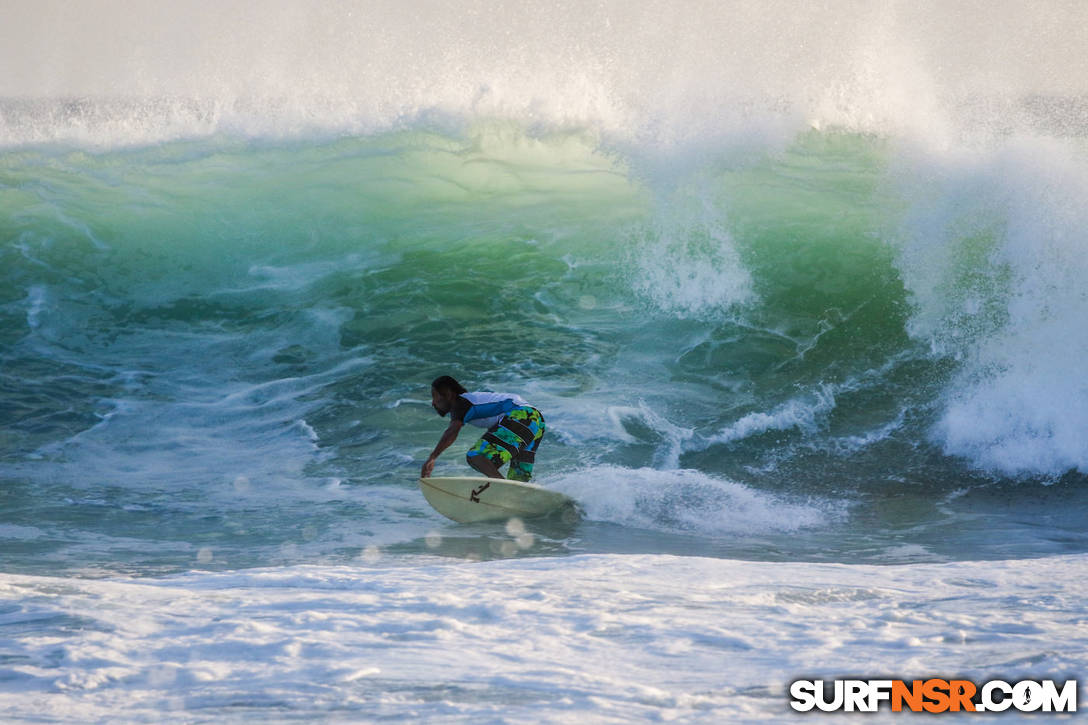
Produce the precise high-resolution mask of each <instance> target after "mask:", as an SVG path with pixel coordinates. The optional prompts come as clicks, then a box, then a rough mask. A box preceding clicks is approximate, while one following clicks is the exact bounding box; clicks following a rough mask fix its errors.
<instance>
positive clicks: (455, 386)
mask: <svg viewBox="0 0 1088 725" xmlns="http://www.w3.org/2000/svg"><path fill="white" fill-rule="evenodd" d="M431 387H432V388H434V389H435V390H437V391H438V392H440V393H441V392H443V391H446V390H452V391H453V394H454V395H460V394H461V393H467V392H468V391H467V390H465V386H463V385H461V383H459V382H457V381H456V380H454V379H453V378H451V377H450V376H449V375H443V376H441V377H438V378H435V379H434V382H433V383H431Z"/></svg>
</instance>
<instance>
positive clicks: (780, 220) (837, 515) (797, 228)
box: [0, 121, 1088, 574]
mask: <svg viewBox="0 0 1088 725" xmlns="http://www.w3.org/2000/svg"><path fill="white" fill-rule="evenodd" d="M0 159H2V167H0V211H2V213H0V220H2V221H0V225H2V226H0V236H2V238H3V239H4V240H5V243H4V245H3V247H2V252H0V254H2V262H0V269H3V280H2V283H0V298H2V307H0V314H2V315H3V324H2V329H3V347H2V355H3V371H4V375H3V388H2V392H0V395H2V398H0V400H2V404H3V406H4V409H5V411H6V418H7V421H8V422H7V424H6V425H5V427H4V433H3V436H4V437H3V448H2V459H0V460H2V466H3V468H2V471H3V476H4V478H5V481H6V484H5V487H4V497H5V505H4V507H3V531H4V532H5V536H7V549H6V551H7V553H6V557H5V558H6V560H7V565H8V567H9V569H11V570H13V571H20V572H31V573H40V572H50V573H54V572H69V571H84V570H87V569H92V570H93V569H96V568H102V569H103V570H106V571H123V572H131V573H138V574H139V573H161V572H168V571H177V570H186V569H188V568H189V567H191V566H193V564H194V562H195V561H196V559H195V557H196V556H197V554H198V553H199V552H204V553H203V554H202V556H203V558H204V559H205V560H206V561H201V562H200V563H201V564H207V565H209V566H213V567H228V568H229V567H238V566H257V565H268V564H274V563H285V562H295V561H308V562H312V561H322V562H330V563H338V562H343V561H347V560H351V559H353V558H354V557H357V556H358V555H360V553H361V552H362V551H363V550H364V549H366V548H367V547H368V546H377V547H380V548H381V549H382V550H389V551H391V552H400V553H404V554H406V555H411V554H413V553H414V552H426V553H430V552H429V550H428V549H427V547H426V544H425V538H424V535H425V534H426V533H427V532H428V531H429V530H430V529H431V528H433V527H434V526H435V525H438V524H439V523H440V519H438V518H437V516H436V515H435V514H434V513H433V512H432V511H430V510H429V508H428V507H427V505H426V504H425V502H424V501H423V500H422V497H421V496H419V494H418V491H417V490H416V488H415V477H416V475H417V471H418V469H419V466H420V465H421V463H422V461H423V459H424V458H425V457H426V454H427V452H428V451H429V449H430V448H431V446H433V443H434V441H435V440H436V439H437V436H438V434H439V433H440V432H441V430H442V424H441V421H439V420H437V419H436V418H435V417H434V415H433V412H432V411H431V410H430V407H429V400H428V398H429V396H428V384H429V381H430V380H431V379H432V378H433V377H435V376H437V375H439V374H452V375H454V376H456V377H458V378H459V379H461V380H463V381H464V382H465V383H466V385H468V386H469V387H470V388H471V389H500V390H506V389H508V390H512V391H517V392H520V393H521V394H522V395H524V396H526V397H527V398H529V399H530V400H531V401H532V402H534V403H535V404H536V405H538V406H539V407H540V408H541V409H542V410H544V412H545V414H546V416H547V418H548V421H549V434H548V439H547V441H546V443H545V445H544V447H543V448H542V452H541V456H540V459H539V460H540V463H539V465H538V466H537V470H538V475H539V480H540V482H541V483H543V484H544V485H554V486H558V487H560V488H562V489H563V490H565V491H566V492H568V493H569V494H571V495H572V496H574V497H575V498H576V499H579V500H580V501H581V502H582V505H583V509H584V515H585V517H584V520H583V521H582V522H581V523H580V524H579V525H578V526H577V527H575V529H574V530H567V529H564V528H562V527H560V529H559V530H555V531H552V530H549V529H548V528H547V526H545V528H544V529H543V530H542V531H541V532H539V533H540V535H541V537H542V539H541V546H540V547H538V548H537V549H536V550H535V551H533V552H519V555H520V554H522V553H537V554H549V555H551V554H561V553H571V552H586V551H589V552H595V551H621V552H622V551H638V552H671V553H693V554H706V555H712V556H740V557H742V558H755V559H774V560H777V559H788V560H797V559H802V560H828V561H858V560H861V561H877V562H891V561H895V562H900V561H915V560H919V561H929V560H945V559H959V558H1005V557H1008V556H1013V557H1019V556H1035V555H1040V554H1047V553H1068V552H1080V551H1084V549H1085V545H1086V543H1088V539H1086V538H1085V535H1084V523H1085V518H1086V516H1088V508H1086V507H1085V504H1086V501H1085V498H1084V493H1083V491H1084V477H1083V476H1084V473H1083V471H1084V470H1085V466H1084V463H1083V462H1084V461H1085V456H1086V455H1088V450H1086V449H1085V446H1084V444H1083V442H1082V441H1080V440H1079V438H1078V440H1077V441H1076V442H1074V443H1073V444H1072V448H1070V447H1069V446H1068V445H1067V443H1068V441H1067V439H1068V437H1069V430H1068V428H1069V427H1070V426H1074V425H1075V424H1076V421H1077V420H1078V419H1079V418H1080V417H1082V416H1083V409H1082V408H1081V406H1082V404H1083V402H1084V399H1083V388H1082V385H1081V383H1080V382H1079V377H1078V374H1077V372H1076V370H1074V369H1066V368H1063V365H1065V364H1066V362H1067V360H1066V359H1065V358H1063V357H1062V356H1061V354H1059V352H1057V351H1052V352H1041V351H1040V350H1039V349H1038V348H1029V347H1024V346H1021V348H1017V344H1018V341H1019V340H1020V338H1021V337H1022V336H1024V335H1031V334H1037V332H1034V330H1036V328H1037V326H1038V324H1039V322H1040V320H1044V319H1045V321H1046V323H1047V324H1049V325H1058V326H1060V325H1062V324H1065V323H1069V324H1070V325H1071V326H1070V328H1069V329H1066V330H1061V329H1059V330H1057V332H1058V334H1060V335H1062V336H1067V337H1068V336H1072V338H1073V342H1074V343H1076V344H1083V342H1082V340H1081V336H1082V335H1083V333H1082V331H1081V329H1080V326H1079V323H1075V322H1074V321H1075V320H1076V319H1077V318H1076V314H1075V312H1076V310H1075V305H1076V300H1075V299H1074V300H1073V303H1074V308H1073V309H1067V310H1062V309H1061V308H1060V307H1058V308H1057V309H1054V310H1051V311H1050V312H1049V313H1048V316H1046V317H1039V318H1037V319H1036V318H1030V317H1029V318H1027V319H1026V321H1021V320H1018V319H1016V318H1015V315H1016V314H1017V312H1016V306H1017V304H1021V305H1022V304H1023V301H1022V300H1023V297H1024V295H1025V294H1027V293H1025V291H1024V289H1023V287H1024V286H1025V285H1028V284H1029V283H1030V279H1028V278H1027V276H1026V275H1025V273H1024V272H1023V271H1022V270H1020V269H1019V268H1018V265H1020V263H1021V260H1019V259H1018V258H1016V257H1015V254H1016V253H1017V248H1016V247H1015V242H1016V237H1015V228H1014V227H1015V225H1016V224H1021V225H1024V224H1028V223H1030V222H1031V221H1032V220H1030V219H1029V220H1027V221H1025V220H1023V219H1021V218H1019V217H1017V216H1016V214H1017V210H1016V209H1013V208H1002V207H1000V206H996V205H995V203H994V200H993V199H994V197H995V196H998V197H1000V194H999V193H998V192H995V191H994V189H993V188H992V187H993V186H994V185H996V184H997V183H998V180H997V179H993V178H989V177H987V176H986V174H989V173H991V172H990V171H989V170H988V169H986V170H984V172H977V171H975V170H972V173H973V174H975V177H974V179H973V183H974V185H975V187H976V189H975V190H974V192H973V193H972V194H968V195H966V196H965V201H964V203H963V204H962V205H961V206H959V207H956V211H955V214H954V215H950V216H947V218H943V219H942V223H943V224H944V228H943V231H942V232H941V233H943V234H944V235H945V237H944V239H942V240H938V241H939V242H940V244H942V245H943V246H941V247H940V251H939V254H938V252H937V251H934V247H933V246H932V245H934V244H935V243H937V242H935V236H934V235H933V230H932V228H930V227H924V232H925V233H924V234H922V233H919V232H917V231H916V230H915V229H914V228H913V227H912V224H913V223H914V222H913V218H914V217H915V216H917V215H918V214H919V213H920V212H919V209H921V210H923V211H924V210H926V209H927V208H929V207H928V206H927V205H931V204H933V203H934V202H933V201H931V199H930V198H928V197H929V196H932V190H930V191H929V193H927V194H923V193H922V192H920V191H919V190H918V187H919V186H920V185H922V184H924V183H925V182H926V180H927V179H926V177H925V174H933V178H937V175H936V173H935V172H934V171H933V170H932V169H928V170H926V169H923V170H919V169H918V168H916V167H915V168H910V167H905V166H904V164H903V163H902V153H901V150H900V149H899V148H898V147H897V146H896V144H895V143H893V142H891V141H889V140H888V139H882V138H880V137H876V136H872V135H868V134H858V133H850V132H846V131H836V130H832V131H817V130H812V129H809V130H806V131H802V132H800V133H799V134H798V135H797V136H796V137H795V138H794V139H793V141H792V142H791V143H790V144H788V146H786V147H785V148H783V149H781V150H777V151H775V150H767V151H765V152H761V153H754V152H751V153H746V154H744V155H742V156H740V157H738V156H737V155H735V154H733V155H730V154H724V153H723V154H721V155H719V156H718V157H716V158H715V157H713V156H712V157H709V158H707V159H704V160H702V161H700V162H699V163H694V164H689V165H688V166H687V167H686V168H677V167H674V168H672V169H669V173H667V174H665V173H663V172H662V171H661V167H660V163H659V162H657V163H658V165H657V166H654V165H653V164H650V165H647V163H646V159H645V158H640V157H639V156H638V155H637V154H634V153H632V152H631V150H630V149H629V148H627V149H624V148H622V147H617V146H615V145H611V146H610V145H609V141H608V139H607V138H603V137H602V136H601V135H600V134H598V133H594V132H593V131H592V130H591V129H578V128H570V129H555V128H553V129H551V130H539V129H537V130H534V129H530V128H526V127H524V126H521V125H519V124H516V123H513V122H507V121H489V122H476V123H473V124H468V125H462V126H459V127H456V128H451V127H449V126H445V127H442V126H441V125H439V126H435V127H429V126H428V125H427V124H426V123H423V122H419V123H417V124H416V126H415V127H413V128H406V129H404V130H399V131H389V132H384V133H375V134H372V135H364V136H348V137H339V138H320V137H319V138H314V139H288V140H279V141H276V140H260V139H249V140H245V139H239V138H230V137H226V136H214V137H209V138H204V139H194V140H179V141H173V142H164V143H159V144H155V145H152V146H149V147H134V148H121V149H113V150H97V151H94V150H79V149H74V148H70V147H64V146H63V145H61V146H58V145H50V146H30V147H20V148H12V149H9V150H8V151H5V152H4V153H3V155H2V157H0ZM905 168H906V171H904V169H905ZM908 172H909V174H910V176H907V174H908ZM655 173H656V174H657V176H654V174H655ZM942 173H947V170H945V171H942ZM905 176H906V181H904V177H905ZM956 193H957V194H961V195H963V194H965V192H963V191H962V190H957V192H956ZM938 198H939V197H938ZM939 211H940V213H944V214H946V215H947V212H946V211H945V210H942V209H939ZM982 214H985V215H988V216H980V215H982ZM1059 221H1060V220H1059ZM1048 222H1049V223H1053V222H1054V220H1053V219H1048ZM1078 243H1079V242H1078ZM1062 251H1063V250H1061V249H1059V250H1058V252H1062ZM1057 258H1058V259H1060V258H1061V254H1058V255H1057ZM1049 284H1050V289H1049V290H1048V292H1047V293H1048V294H1052V295H1053V296H1054V302H1055V303H1057V304H1063V303H1066V302H1068V301H1069V299H1072V297H1071V296H1075V294H1076V292H1075V290H1073V289H1066V288H1064V287H1063V285H1064V282H1063V280H1062V279H1060V278H1059V279H1051V280H1050V281H1049ZM1034 291H1035V290H1029V292H1034ZM1080 304H1083V302H1082V301H1081V302H1080ZM964 310H966V312H965V311H964ZM934 320H936V321H934ZM1020 325H1023V326H1024V327H1023V329H1021V328H1020V327H1018V326H1020ZM1002 339H1003V340H1005V341H1006V343H1005V353H1006V357H1005V358H1004V359H1003V360H1001V361H997V362H994V361H992V360H989V359H988V358H987V357H986V356H987V355H989V354H992V353H991V352H990V351H989V349H988V348H987V345H988V343H989V342H992V341H994V340H1002ZM1010 341H1011V342H1010ZM1021 356H1024V357H1025V359H1021ZM1018 365H1022V366H1034V368H1039V367H1042V368H1043V370H1042V374H1041V376H1042V381H1043V382H1042V383H1040V382H1039V380H1037V378H1039V377H1040V374H1039V373H1038V372H1035V373H1032V372H1030V371H1027V370H1026V369H1025V371H1024V373H1023V379H1022V380H1021V381H1020V383H1021V385H1022V386H1025V387H1030V386H1033V385H1041V384H1043V383H1045V384H1047V385H1050V384H1057V385H1058V386H1059V387H1060V386H1062V385H1065V389H1064V390H1059V391H1058V392H1057V394H1056V395H1055V394H1053V392H1052V391H1051V390H1050V389H1049V388H1048V389H1046V390H1045V391H1044V392H1045V394H1044V395H1042V396H1041V397H1039V398H1038V399H1037V400H1038V403H1039V405H1040V406H1042V409H1041V410H1033V411H1025V410H1024V409H1022V408H1019V407H1017V404H1018V401H1019V398H1015V397H1014V398H1011V399H1010V398H1008V397H1007V396H1005V395H1004V393H1003V392H1002V391H1003V389H1004V388H1003V386H1006V385H1008V380H1007V378H1008V376H1009V375H1010V374H1015V373H1016V372H1017V366H1018ZM1065 374H1068V375H1071V376H1072V377H1070V378H1069V379H1068V380H1066V381H1065V383H1062V382H1061V381H1060V380H1056V378H1060V376H1061V375H1065ZM995 381H996V382H995ZM1014 382H1015V381H1014ZM957 406H959V407H963V406H975V408H974V411H975V419H974V420H972V421H967V422H964V421H961V420H960V419H959V418H957V415H958V414H959V413H958V412H957V411H958V408H957ZM1063 406H1064V407H1063ZM1017 416H1021V419H1018V418H1017ZM986 426H989V429H987V428H986ZM979 427H982V428H984V430H983V434H982V436H981V437H976V438H972V435H973V434H974V432H976V429H977V428H979ZM991 429H992V430H991ZM471 443H472V441H471V440H469V439H464V440H459V441H458V442H457V444H456V445H455V447H454V449H452V450H451V451H450V452H449V453H448V454H447V455H445V456H444V457H443V458H442V459H441V460H440V464H439V473H445V474H449V475H459V474H464V473H467V471H468V469H467V466H465V464H464V461H463V459H462V450H461V449H466V450H467V448H469V447H470V445H471ZM999 451H1005V452H1006V455H1005V458H1001V456H1000V455H999V454H998V453H997V452H999ZM469 532H470V533H467V534H466V538H467V540H468V541H467V543H465V542H463V543H462V544H461V545H460V548H458V547H455V546H454V545H453V544H452V542H451V540H447V541H446V546H447V547H453V548H450V549H449V551H448V553H449V554H450V555H454V556H482V557H485V558H489V557H491V556H493V555H495V552H492V551H491V550H490V548H489V545H490V542H489V539H488V536H487V533H486V532H482V533H481V532H475V533H471V529H470V530H469ZM545 541H547V545H545V544H544V542H545ZM209 553H210V556H211V559H210V560H208V556H209Z"/></svg>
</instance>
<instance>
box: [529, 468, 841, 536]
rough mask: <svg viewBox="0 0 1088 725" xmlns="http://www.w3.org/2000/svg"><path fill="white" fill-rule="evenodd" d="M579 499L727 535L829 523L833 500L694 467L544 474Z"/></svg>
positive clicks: (641, 524) (600, 517)
mask: <svg viewBox="0 0 1088 725" xmlns="http://www.w3.org/2000/svg"><path fill="white" fill-rule="evenodd" d="M542 485H545V486H547V487H549V488H554V489H556V490H559V491H562V492H563V493H566V494H567V495H569V496H571V497H572V498H574V499H575V500H577V501H578V503H579V505H580V506H581V507H582V508H583V510H584V512H585V515H586V517H588V518H589V519H591V520H594V521H607V522H610V523H616V524H621V525H623V526H631V527H637V528H643V529H652V530H656V531H667V532H676V533H688V534H698V535H702V536H716V537H718V536H720V537H728V536H734V535H750V534H759V533H764V532H782V531H795V530H797V529H801V528H807V527H813V526H820V525H825V524H827V523H829V522H830V521H832V520H834V519H835V518H837V517H838V515H839V514H840V513H841V512H840V511H838V510H836V507H835V505H833V504H831V503H830V502H804V503H799V502H795V501H788V500H787V499H786V498H784V497H782V496H778V495H775V494H770V493H766V492H762V491H757V490H755V489H752V488H749V487H748V486H744V485H742V484H739V483H735V482H733V481H729V480H727V479H723V478H718V477H716V476H712V475H709V474H706V473H703V472H702V471H696V470H691V469H673V470H658V469H654V468H634V469H632V468H623V467H619V466H599V467H594V468H590V469H584V470H579V471H574V472H571V473H567V474H562V475H559V476H555V477H546V478H544V479H542Z"/></svg>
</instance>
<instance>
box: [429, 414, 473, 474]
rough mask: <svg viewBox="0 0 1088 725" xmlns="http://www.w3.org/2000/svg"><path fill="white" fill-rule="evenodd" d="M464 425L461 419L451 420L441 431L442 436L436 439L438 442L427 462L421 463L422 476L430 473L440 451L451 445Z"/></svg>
mask: <svg viewBox="0 0 1088 725" xmlns="http://www.w3.org/2000/svg"><path fill="white" fill-rule="evenodd" d="M463 425H464V422H463V421H460V420H451V421H450V424H449V427H448V428H446V430H445V432H443V433H442V437H441V438H439V439H438V444H437V445H436V446H435V447H434V450H433V451H432V452H431V455H430V457H429V458H427V462H426V463H424V464H423V471H422V473H421V477H422V478H427V477H428V476H430V475H431V471H433V470H434V462H435V459H437V458H438V457H439V456H440V455H442V451H444V450H446V449H447V448H449V447H450V446H452V445H453V442H454V441H455V440H457V434H458V433H460V432H461V427H462V426H463Z"/></svg>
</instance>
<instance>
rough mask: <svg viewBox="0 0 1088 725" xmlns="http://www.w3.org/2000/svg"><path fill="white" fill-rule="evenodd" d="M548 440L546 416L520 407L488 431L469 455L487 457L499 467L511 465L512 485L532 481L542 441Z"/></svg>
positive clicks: (510, 477) (510, 476)
mask: <svg viewBox="0 0 1088 725" xmlns="http://www.w3.org/2000/svg"><path fill="white" fill-rule="evenodd" d="M543 437H544V416H543V415H541V414H540V411H539V410H537V409H536V408H530V407H518V408H514V409H512V410H511V411H510V412H509V413H507V414H506V417H505V418H503V419H502V420H500V421H499V422H498V423H496V424H495V425H493V426H491V427H490V428H488V429H487V432H486V433H484V434H483V436H481V437H480V440H478V441H476V445H475V446H474V447H473V448H472V449H471V450H470V451H469V452H468V453H467V454H466V455H467V456H468V457H469V458H471V457H472V456H487V457H488V458H489V459H490V460H491V462H492V463H494V464H495V467H496V468H498V467H500V466H503V465H505V464H507V463H509V464H510V470H509V471H508V472H507V474H506V477H507V478H508V479H510V480H512V481H528V480H529V479H530V478H531V477H532V475H533V462H534V460H535V459H536V449H537V447H538V446H539V445H540V439H541V438H543Z"/></svg>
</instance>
